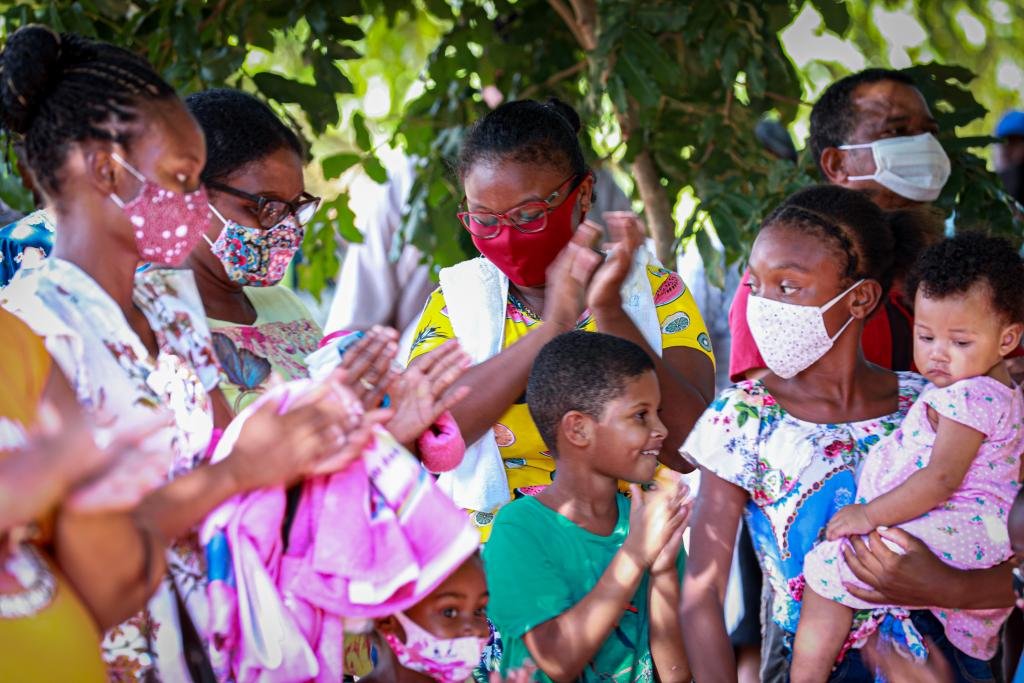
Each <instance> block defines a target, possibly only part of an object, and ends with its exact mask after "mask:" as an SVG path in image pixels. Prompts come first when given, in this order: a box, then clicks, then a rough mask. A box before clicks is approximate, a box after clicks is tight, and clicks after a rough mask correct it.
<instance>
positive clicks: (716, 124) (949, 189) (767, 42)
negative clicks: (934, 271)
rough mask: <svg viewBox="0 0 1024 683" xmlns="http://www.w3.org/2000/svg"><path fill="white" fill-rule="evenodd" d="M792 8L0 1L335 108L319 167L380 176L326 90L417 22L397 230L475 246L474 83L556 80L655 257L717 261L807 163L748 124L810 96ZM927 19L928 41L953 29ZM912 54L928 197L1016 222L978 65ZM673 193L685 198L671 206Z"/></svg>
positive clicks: (435, 257)
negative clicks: (774, 150)
mask: <svg viewBox="0 0 1024 683" xmlns="http://www.w3.org/2000/svg"><path fill="white" fill-rule="evenodd" d="M878 1H879V2H880V1H881V0H878ZM961 1H962V2H963V1H967V0H961ZM808 2H809V3H810V4H811V5H813V7H814V8H815V9H816V10H817V11H818V12H819V13H820V14H821V15H822V17H823V19H824V22H825V25H826V27H827V29H828V30H829V31H832V32H834V33H836V34H838V35H845V34H848V33H849V34H850V35H851V36H853V37H854V39H855V40H857V41H859V42H860V43H864V44H868V43H871V42H872V41H876V42H877V40H876V39H877V36H874V37H873V35H872V34H871V31H870V29H867V28H864V26H863V23H864V22H865V21H869V20H870V14H865V12H866V11H867V10H865V9H863V8H862V7H861V6H859V5H858V6H853V5H848V4H845V3H842V2H836V1H835V0H808ZM970 2H971V3H974V4H976V2H975V0H970ZM869 4H870V3H869ZM934 4H935V3H930V2H922V3H921V5H922V7H923V6H924V5H929V6H931V5H934ZM940 4H941V3H940ZM801 7H802V3H799V2H798V3H793V2H792V1H791V0H760V1H758V2H753V0H693V1H692V2H687V3H680V2H677V1H674V0H458V1H454V0H453V1H451V2H446V1H444V0H419V2H418V3H417V4H415V5H411V4H410V3H403V2H398V1H397V0H330V1H327V2H324V1H311V0H288V1H283V0H268V1H265V2H259V3H253V2H244V1H243V0H218V1H216V2H203V1H202V0H134V1H129V0H77V1H75V2H50V3H40V2H21V3H18V4H15V5H13V6H12V7H10V8H8V9H7V10H6V11H5V12H4V13H3V15H2V17H3V24H2V31H3V32H6V33H9V32H10V31H12V30H13V29H15V28H16V27H17V26H20V25H22V24H24V23H26V22H30V21H36V22H42V23H46V24H49V25H50V26H53V27H54V28H57V29H62V30H72V31H77V32H79V33H83V34H85V35H91V36H95V37H98V38H101V39H103V40H109V41H111V42H114V43H117V44H121V45H125V46H128V47H130V48H132V49H135V50H138V51H140V52H141V53H142V54H145V55H146V56H147V57H148V58H149V59H150V61H151V62H153V64H154V65H155V66H156V67H157V68H158V69H160V70H161V71H162V72H163V73H164V74H165V76H166V77H167V78H168V79H169V81H170V82H171V83H173V84H174V85H175V86H176V87H177V88H178V89H179V91H181V92H182V93H187V92H190V91H194V90H198V89H201V88H207V87H211V86H218V85H230V86H233V87H242V88H245V89H247V90H250V91H253V92H256V93H258V94H260V95H261V96H263V97H265V98H266V99H268V100H269V101H271V102H272V103H273V104H275V106H276V107H277V109H278V111H279V112H281V113H282V114H283V115H285V116H287V117H288V118H289V119H290V120H291V121H292V123H293V124H294V125H295V126H296V127H297V128H298V129H300V130H302V131H303V132H304V133H305V134H306V136H307V138H311V139H314V140H322V139H324V137H325V136H330V135H331V134H332V131H334V130H335V129H336V128H337V127H338V126H339V125H342V124H343V123H344V126H345V127H347V128H348V129H349V133H350V142H349V143H348V144H346V145H341V146H337V145H333V146H332V145H326V146H325V145H319V146H317V145H314V146H313V149H314V150H316V151H317V157H316V158H315V161H316V166H315V167H314V168H315V170H317V171H318V172H319V173H322V174H323V177H324V178H326V179H327V180H330V179H334V178H338V177H339V176H342V175H343V174H347V173H351V172H353V171H352V169H355V168H357V167H358V168H360V169H361V172H364V173H366V174H368V175H369V176H370V177H371V178H373V179H374V180H377V181H383V180H385V179H386V171H385V169H384V167H383V166H382V164H381V163H380V161H379V159H378V158H377V156H376V154H375V149H376V144H377V142H378V137H379V136H375V135H374V132H375V128H374V126H373V124H372V122H369V123H368V120H367V117H366V116H364V112H361V111H355V112H351V115H350V116H343V113H344V111H346V110H345V106H346V105H344V104H343V106H339V102H344V101H345V97H346V96H347V94H349V93H352V92H353V90H354V87H353V82H352V80H351V79H350V78H349V77H348V76H346V73H349V74H351V73H352V66H353V65H355V64H358V61H359V60H360V59H361V58H362V56H363V53H364V52H365V51H366V49H367V44H368V43H367V40H366V33H367V29H368V28H369V27H372V26H378V27H379V26H381V22H386V24H387V26H389V27H394V28H395V29H396V30H397V29H398V27H399V26H400V25H402V24H403V23H408V22H416V21H429V22H431V23H430V25H431V26H435V27H439V29H438V32H439V34H440V39H439V42H438V44H437V46H436V48H435V49H434V50H433V52H432V53H431V54H430V56H429V58H428V59H427V60H426V64H425V66H424V67H423V70H422V72H421V73H420V74H419V75H420V77H421V78H422V87H421V92H420V93H419V94H418V95H417V96H416V97H415V98H414V99H413V100H412V101H411V102H409V103H408V104H407V105H402V106H401V116H400V118H399V120H398V123H397V126H396V127H395V128H394V130H393V134H392V137H391V143H392V144H393V145H395V146H398V147H401V148H402V149H404V151H405V152H406V153H407V154H410V155H412V156H413V157H415V158H416V159H417V175H416V179H415V182H414V184H413V186H412V190H411V196H410V203H409V207H408V212H407V215H406V217H405V221H404V227H403V231H402V238H403V239H405V240H407V241H410V242H412V243H413V244H415V245H416V246H418V247H420V248H421V249H422V250H423V251H424V253H425V254H427V255H428V256H429V258H430V260H431V262H432V263H434V264H435V265H437V266H443V265H448V264H451V263H454V262H457V261H459V260H461V259H463V258H465V256H466V255H468V254H470V253H472V251H473V249H472V245H471V243H470V242H469V240H468V237H467V235H466V234H465V231H463V230H460V229H459V227H458V223H457V221H456V220H455V217H454V216H455V213H456V211H457V205H458V202H459V200H460V198H461V191H460V188H459V183H458V179H457V178H456V177H455V176H454V175H453V172H452V170H451V168H452V166H451V162H452V161H453V160H454V157H455V155H456V153H457V150H458V147H459V144H460V141H461V139H462V136H463V134H464V131H465V129H466V127H467V126H468V125H469V124H470V123H472V122H473V121H475V120H476V119H478V118H479V117H480V116H482V115H483V114H484V113H486V112H487V111H488V109H489V106H488V104H487V103H486V102H485V99H484V97H483V91H484V89H485V88H488V87H490V90H491V91H492V92H493V91H495V90H496V91H497V92H499V93H500V94H501V96H503V97H504V98H505V99H516V98H524V97H535V98H544V97H548V96H552V95H554V96H558V97H561V98H562V99H565V100H567V101H569V102H571V103H573V104H575V105H576V106H577V107H578V109H579V110H580V113H581V115H582V118H583V120H584V121H585V122H587V129H586V134H585V135H584V142H585V146H586V147H587V151H588V155H589V157H590V159H591V162H592V163H594V164H595V165H607V166H609V167H611V168H614V169H617V170H618V171H620V172H621V173H622V174H623V175H625V176H628V177H629V178H631V179H632V181H633V189H634V197H635V198H637V199H640V200H642V205H643V207H644V213H645V218H646V220H647V223H648V225H649V226H650V228H651V230H652V234H653V236H654V238H655V241H656V245H657V249H658V252H659V255H660V256H661V257H662V258H663V259H665V260H668V259H669V258H670V257H671V256H672V253H673V251H674V250H675V249H677V248H678V247H679V244H680V243H681V242H684V241H685V242H687V243H688V242H689V241H691V240H694V241H696V244H697V246H698V247H699V248H700V249H701V252H702V254H704V255H705V260H706V262H707V263H708V265H709V266H710V268H709V271H710V272H711V273H712V275H713V276H714V275H716V274H718V275H720V272H721V271H720V267H721V262H720V259H719V258H717V257H716V256H715V255H714V253H713V247H712V239H711V232H712V231H713V232H714V233H715V235H716V236H717V238H718V239H719V240H720V242H721V244H722V245H723V246H724V248H725V252H726V256H727V259H728V261H730V262H732V261H736V260H739V259H742V258H744V257H745V255H746V253H747V250H748V249H749V247H750V244H751V242H752V241H753V235H754V232H755V230H756V226H757V225H758V223H759V221H760V219H761V217H763V216H764V215H765V214H766V213H767V212H768V211H770V210H771V209H772V208H773V207H774V206H775V205H776V204H778V202H779V201H781V200H782V198H783V197H785V196H786V195H787V194H789V193H790V192H792V191H793V190H795V189H797V188H799V187H801V186H803V185H806V184H808V183H812V182H814V181H815V174H814V170H813V163H812V161H811V160H809V159H807V158H806V155H804V156H802V157H801V160H800V162H799V163H796V164H794V163H792V162H790V161H786V160H783V159H779V158H776V157H774V156H772V154H771V153H769V152H768V151H767V150H766V149H765V148H764V147H763V146H762V145H761V144H760V143H759V142H758V141H757V138H756V137H755V135H754V128H755V126H756V125H757V123H758V122H759V121H760V120H762V119H763V118H765V117H770V118H774V119H777V120H779V121H781V122H782V123H784V124H788V123H789V122H791V121H792V120H793V119H794V117H795V116H796V115H797V112H798V111H800V108H801V107H805V103H804V102H803V97H804V92H803V89H802V85H801V79H800V77H799V74H798V73H797V72H796V71H795V69H794V66H793V64H792V62H791V60H790V59H789V57H788V56H787V54H786V52H785V51H784V50H783V48H782V46H781V45H780V42H779V32H780V31H781V30H782V29H783V28H784V27H786V26H787V25H788V24H789V23H790V22H791V21H792V20H793V17H794V16H795V14H796V12H797V11H799V10H800V9H801ZM926 14H927V13H926ZM865 17H867V18H865ZM932 28H933V30H935V32H936V37H935V40H936V42H937V43H942V44H945V43H946V42H950V40H953V41H954V42H955V39H956V38H955V35H954V37H953V38H952V39H950V38H949V37H948V36H946V33H948V31H946V30H945V29H943V30H939V28H935V27H934V26H932ZM944 31H945V32H944ZM951 35H953V34H951ZM943 41H944V42H943ZM282 44H286V45H287V46H288V49H289V50H291V53H290V54H292V56H293V57H294V59H291V60H290V61H289V63H288V67H289V68H287V69H286V68H282V67H281V65H280V64H275V63H274V60H273V59H271V56H272V55H277V54H279V53H280V51H281V49H282ZM275 50H276V52H275ZM943 54H948V53H943ZM397 68H404V69H406V70H418V69H419V68H420V65H418V64H407V65H398V66H397ZM912 71H913V74H914V76H915V78H916V79H918V81H919V82H920V83H921V87H922V90H923V91H924V94H925V96H926V97H927V98H928V99H929V101H930V102H932V103H933V108H934V109H935V112H936V114H937V117H938V118H939V120H940V125H941V126H942V129H943V142H944V144H945V145H946V147H947V149H948V150H949V152H950V155H951V157H952V159H953V162H954V172H953V176H952V178H951V180H950V183H949V184H948V185H947V186H946V189H945V190H944V192H943V195H942V197H941V198H940V201H939V205H940V206H941V207H942V208H943V209H945V210H946V211H948V212H953V211H954V210H955V216H956V219H955V220H956V225H957V227H958V228H967V227H978V226H982V227H988V228H990V229H992V230H995V231H998V232H1000V233H1003V234H1008V235H1011V236H1014V237H1017V236H1019V235H1021V234H1022V232H1024V231H1022V225H1021V223H1020V221H1019V220H1018V219H1017V218H1016V217H1015V214H1014V211H1013V205H1012V203H1011V202H1010V200H1009V199H1008V198H1007V197H1006V195H1005V194H1004V193H1003V192H1002V191H1001V189H1000V187H999V185H998V181H997V180H996V179H995V178H994V177H993V176H992V175H991V174H990V173H988V172H987V171H986V170H985V167H984V163H983V161H982V160H981V159H980V158H979V157H978V156H976V155H975V154H974V153H973V152H974V151H975V150H976V149H977V148H978V147H980V146H983V145H986V144H988V143H989V142H990V140H989V139H987V138H983V137H977V136H975V137H965V138H958V137H957V135H956V130H957V128H958V127H960V128H963V127H964V126H969V125H970V124H971V123H972V122H974V121H977V120H978V119H979V118H980V117H982V116H983V115H984V114H985V110H984V108H982V107H981V106H980V105H979V104H978V102H977V101H976V99H975V97H974V95H973V94H972V91H971V81H972V78H973V74H972V73H971V72H970V71H968V70H966V69H963V68H958V67H954V66H945V65H942V64H937V63H930V64H926V65H922V66H916V67H914V68H913V69H912ZM325 147H327V149H325ZM10 190H11V183H10V179H9V178H8V179H7V180H6V184H3V183H0V194H2V195H3V196H4V197H5V198H8V197H10V194H11V192H10ZM681 196H684V197H687V198H689V200H688V206H690V208H689V210H688V212H687V215H686V216H684V219H683V220H681V221H678V223H677V221H676V220H675V216H676V214H677V211H676V205H677V202H678V201H679V198H680V197H681ZM328 200H329V201H327V202H325V205H324V208H323V210H322V211H321V212H320V214H319V215H318V216H317V219H316V220H315V222H314V224H313V225H312V226H311V229H310V230H309V232H308V235H307V239H306V243H305V245H304V252H305V254H306V263H305V264H304V266H303V267H302V268H301V269H300V283H301V284H302V286H303V287H304V288H305V289H308V290H310V291H312V292H314V293H316V292H318V291H319V290H320V289H321V288H322V287H323V285H324V283H325V282H326V281H327V280H328V278H330V277H331V276H332V275H333V274H334V273H335V272H336V270H337V265H338V264H337V253H338V251H337V248H336V243H337V240H338V238H339V237H344V238H345V239H349V240H357V239H358V238H359V237H358V232H357V231H356V230H355V229H354V227H353V216H352V212H351V211H350V210H349V208H348V198H347V196H346V195H345V194H344V193H342V194H339V195H338V196H337V197H336V198H334V197H329V198H328Z"/></svg>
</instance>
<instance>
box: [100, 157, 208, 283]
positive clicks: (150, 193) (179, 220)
mask: <svg viewBox="0 0 1024 683" xmlns="http://www.w3.org/2000/svg"><path fill="white" fill-rule="evenodd" d="M110 156H111V158H112V159H113V160H114V161H116V162H117V163H119V164H121V166H123V167H124V168H125V170H127V171H128V172H129V173H131V174H132V175H133V176H135V177H136V178H138V179H139V182H141V183H142V187H141V188H140V189H139V193H138V194H137V195H136V196H135V198H134V199H132V200H131V201H128V202H125V201H124V200H122V199H121V198H120V197H118V196H117V195H116V194H113V193H111V195H110V200H111V201H112V202H114V203H115V204H117V205H118V206H119V207H121V210H122V211H124V212H125V214H126V215H127V216H128V220H129V221H130V222H131V224H132V229H133V230H134V232H135V244H136V245H137V247H138V250H139V257H140V258H142V260H143V261H149V262H150V263H154V264H156V265H160V266H180V265H181V264H182V262H184V260H185V258H186V257H187V256H188V255H189V253H190V252H191V251H192V248H193V247H195V246H196V244H198V242H199V240H200V239H202V237H203V234H205V232H206V229H207V227H208V226H209V223H210V209H209V206H210V205H209V202H208V201H207V198H206V189H205V188H202V187H200V188H199V189H198V190H196V191H195V192H189V193H182V192H175V191H173V190H165V189H164V188H162V187H160V186H159V185H157V184H156V183H154V182H153V181H151V180H148V179H147V178H146V176H144V175H142V173H140V172H139V171H138V170H136V169H135V167H133V166H132V165H131V164H129V163H128V162H127V161H125V160H124V159H123V158H121V156H120V155H119V154H117V153H112V154H111V155H110Z"/></svg>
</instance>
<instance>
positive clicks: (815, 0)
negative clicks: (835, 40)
mask: <svg viewBox="0 0 1024 683" xmlns="http://www.w3.org/2000/svg"><path fill="white" fill-rule="evenodd" d="M811 4H812V5H814V8H815V9H816V10H818V12H819V13H820V14H821V18H822V19H823V20H824V21H825V28H827V29H828V30H829V31H832V33H835V34H836V35H838V36H845V35H846V32H847V31H849V30H850V11H849V10H848V9H847V8H846V3H844V2H842V0H811Z"/></svg>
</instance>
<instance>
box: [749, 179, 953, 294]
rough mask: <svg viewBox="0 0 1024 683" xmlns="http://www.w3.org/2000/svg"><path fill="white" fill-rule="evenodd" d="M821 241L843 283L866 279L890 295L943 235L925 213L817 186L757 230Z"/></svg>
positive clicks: (936, 222) (935, 216)
mask: <svg viewBox="0 0 1024 683" xmlns="http://www.w3.org/2000/svg"><path fill="white" fill-rule="evenodd" d="M774 225H785V226H786V227H787V228H791V229H796V230H800V231H802V232H806V233H809V234H815V235H819V236H820V237H821V238H822V239H823V241H824V242H826V243H827V244H828V246H829V247H830V248H831V249H833V250H834V251H835V252H836V255H837V257H838V259H839V262H840V264H841V272H842V273H843V281H844V282H852V281H854V280H859V279H861V278H870V279H872V280H875V281H877V282H878V283H879V284H881V285H882V291H883V294H884V293H886V292H888V290H889V288H890V287H891V286H892V283H893V281H894V280H898V279H901V278H903V277H904V276H905V275H906V274H907V272H908V271H909V270H910V268H911V266H912V265H913V264H914V262H915V261H916V260H917V257H918V256H919V255H920V253H921V252H922V251H923V250H924V249H925V247H927V246H928V245H929V244H931V243H932V242H934V241H935V240H937V239H938V238H939V236H941V234H942V220H941V218H940V217H939V216H938V214H936V213H935V212H934V211H932V210H929V209H927V208H925V207H921V208H914V209H905V210H900V211H882V210H881V209H880V208H878V206H877V205H876V204H875V203H874V202H872V201H871V200H870V199H869V198H868V196H867V195H866V194H864V193H863V192H857V191H855V190H849V189H846V188H844V187H840V186H838V185H817V186H814V187H809V188H806V189H803V190H800V191H799V192H795V193H794V194H792V195H790V196H789V197H788V198H787V199H786V201H785V202H783V204H782V205H781V206H779V208H777V209H775V211H773V212H772V213H771V214H770V215H769V216H768V218H766V219H765V220H764V223H762V224H761V229H762V230H764V229H766V228H768V227H770V226H774Z"/></svg>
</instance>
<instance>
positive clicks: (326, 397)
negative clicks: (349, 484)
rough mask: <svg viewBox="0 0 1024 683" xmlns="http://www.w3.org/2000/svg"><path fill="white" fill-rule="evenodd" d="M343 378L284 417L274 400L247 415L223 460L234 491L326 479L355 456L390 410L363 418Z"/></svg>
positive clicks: (312, 394)
mask: <svg viewBox="0 0 1024 683" xmlns="http://www.w3.org/2000/svg"><path fill="white" fill-rule="evenodd" d="M343 378H344V371H341V370H339V371H336V372H335V373H334V374H332V375H331V376H330V377H329V378H328V379H327V380H325V381H324V382H322V383H321V384H320V385H319V386H317V387H316V388H315V389H313V390H312V391H311V392H310V393H309V394H308V395H306V396H304V397H303V398H302V399H301V400H300V401H299V402H298V403H297V404H295V405H293V406H291V407H290V409H289V410H288V412H286V413H284V414H283V415H281V414H278V412H279V408H280V402H279V401H268V402H267V403H266V404H264V405H262V406H260V408H259V409H258V410H257V411H256V412H254V413H253V414H252V415H250V416H249V419H248V420H247V421H246V423H245V425H244V426H243V427H242V431H241V433H240V434H239V436H238V441H237V442H236V443H235V446H234V448H233V449H232V451H231V455H230V456H228V458H226V459H225V463H228V464H229V465H230V466H231V472H232V475H233V477H234V479H235V482H236V486H237V488H238V490H240V491H248V490H252V489H258V488H263V487H266V486H274V485H280V484H285V485H287V484H291V483H293V482H295V481H298V480H300V479H303V478H305V477H310V476H315V475H320V474H329V473H331V472H336V471H338V470H341V469H344V468H345V467H346V466H347V465H348V464H349V463H350V462H352V460H354V459H355V458H356V457H358V456H359V454H360V453H361V452H362V449H363V447H364V446H365V445H366V443H367V442H368V441H369V439H370V436H371V435H372V428H373V425H375V424H378V423H380V422H382V421H383V420H386V419H387V418H389V417H390V416H391V411H390V410H377V411H371V412H369V413H364V412H363V410H362V406H361V405H360V404H359V401H358V399H357V398H356V397H355V395H354V394H353V393H352V392H351V391H350V390H349V389H348V388H347V387H346V386H345V385H344V384H342V383H341V381H340V380H341V379H343Z"/></svg>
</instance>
